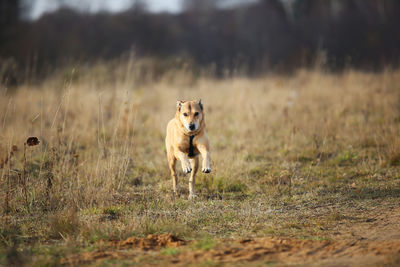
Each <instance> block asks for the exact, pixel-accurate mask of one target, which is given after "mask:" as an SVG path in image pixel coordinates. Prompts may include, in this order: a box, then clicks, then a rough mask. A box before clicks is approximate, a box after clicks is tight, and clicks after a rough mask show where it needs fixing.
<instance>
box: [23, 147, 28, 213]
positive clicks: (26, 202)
mask: <svg viewBox="0 0 400 267" xmlns="http://www.w3.org/2000/svg"><path fill="white" fill-rule="evenodd" d="M22 189H23V191H24V199H25V206H26V208H27V209H29V205H28V192H27V190H26V143H24V170H23V173H22Z"/></svg>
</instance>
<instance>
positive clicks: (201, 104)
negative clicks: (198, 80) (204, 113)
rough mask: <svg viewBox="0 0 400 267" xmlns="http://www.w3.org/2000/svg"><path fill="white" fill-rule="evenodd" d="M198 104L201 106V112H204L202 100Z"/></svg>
mask: <svg viewBox="0 0 400 267" xmlns="http://www.w3.org/2000/svg"><path fill="white" fill-rule="evenodd" d="M197 104H199V106H200V108H201V110H203V103H201V99H199V101H197Z"/></svg>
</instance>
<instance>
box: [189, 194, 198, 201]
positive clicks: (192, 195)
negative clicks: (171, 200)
mask: <svg viewBox="0 0 400 267" xmlns="http://www.w3.org/2000/svg"><path fill="white" fill-rule="evenodd" d="M195 198H198V196H197V195H196V194H190V195H189V200H193V199H195Z"/></svg>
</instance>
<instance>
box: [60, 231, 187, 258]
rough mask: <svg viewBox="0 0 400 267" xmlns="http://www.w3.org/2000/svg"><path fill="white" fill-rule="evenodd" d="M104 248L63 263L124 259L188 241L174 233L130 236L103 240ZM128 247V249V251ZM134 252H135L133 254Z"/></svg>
mask: <svg viewBox="0 0 400 267" xmlns="http://www.w3.org/2000/svg"><path fill="white" fill-rule="evenodd" d="M102 243H103V245H104V249H103V250H101V251H93V252H86V253H82V254H79V255H73V256H70V257H67V258H64V259H62V260H61V263H62V264H73V265H75V264H82V263H90V262H94V261H97V260H104V259H123V258H127V257H132V256H135V254H137V255H140V254H141V253H140V252H141V251H148V250H158V249H160V248H164V247H179V246H182V245H185V244H186V242H185V241H184V240H182V239H180V238H178V237H176V236H174V235H172V234H161V235H148V236H147V237H145V238H140V237H129V238H127V239H126V240H123V241H106V242H105V241H102ZM127 249H128V251H126V250H127ZM132 252H135V253H134V254H132Z"/></svg>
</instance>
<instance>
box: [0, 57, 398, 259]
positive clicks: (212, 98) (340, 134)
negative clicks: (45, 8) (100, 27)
mask: <svg viewBox="0 0 400 267" xmlns="http://www.w3.org/2000/svg"><path fill="white" fill-rule="evenodd" d="M106 70H107V67H106V66H98V67H96V68H93V69H92V70H90V71H88V72H87V73H83V74H80V75H77V72H76V71H74V72H73V73H67V74H66V75H65V76H64V77H63V78H60V77H58V78H53V79H49V80H47V81H46V82H44V83H43V84H40V85H37V86H33V85H30V86H29V85H26V86H20V87H19V88H17V89H15V90H12V91H10V90H6V88H2V90H1V92H0V94H1V97H0V120H1V121H0V129H1V131H0V146H1V150H0V177H1V181H0V182H1V187H0V188H1V189H0V200H1V202H2V204H1V205H0V213H1V214H2V216H1V219H0V222H1V225H0V244H1V246H0V247H1V249H0V255H2V256H1V257H0V264H1V262H2V261H3V262H10V261H11V260H12V259H13V258H12V255H14V254H15V253H17V252H16V251H19V250H16V249H14V250H10V248H15V247H20V248H23V249H22V251H23V252H18V253H20V254H21V253H22V254H21V255H19V256H18V255H17V256H18V257H17V256H15V255H14V256H13V257H16V259H18V260H27V258H28V259H29V260H32V259H31V256H29V255H32V254H34V255H39V256H35V257H36V258H35V259H34V262H36V263H37V264H39V265H41V264H49V263H51V262H53V260H57V259H59V258H60V255H61V256H62V255H65V254H66V253H69V252H71V251H70V249H69V248H68V247H70V246H66V244H71V243H73V244H74V246H75V247H78V249H82V250H85V249H90V247H91V246H93V244H94V243H93V242H95V241H97V240H100V239H122V238H126V237H128V236H130V235H136V236H143V235H145V234H148V233H162V232H171V233H174V234H176V235H179V236H181V237H184V238H186V239H191V238H208V237H219V238H226V237H238V236H242V237H245V236H265V235H286V236H295V237H301V238H317V239H325V238H330V236H331V235H330V234H331V232H330V230H329V229H331V228H330V227H331V226H332V225H335V224H337V223H338V221H340V222H342V223H343V222H345V223H354V222H357V221H359V220H363V219H364V218H363V217H362V215H360V214H359V213H357V210H360V209H361V210H363V209H364V210H368V209H370V208H371V207H375V206H377V205H378V204H377V203H379V205H386V204H382V203H383V202H384V203H390V202H393V203H398V198H399V196H400V168H399V165H400V136H399V134H398V133H399V132H400V72H399V71H389V70H388V71H383V72H381V73H362V72H356V71H347V72H345V73H342V74H328V73H324V72H320V71H305V70H303V71H299V72H297V73H296V74H295V75H292V76H278V75H269V76H266V77H263V78H257V79H248V78H240V77H238V78H233V79H227V80H213V79H209V78H197V79H195V78H194V77H193V76H191V75H187V74H185V73H184V71H181V72H180V73H179V74H176V76H175V77H174V78H171V77H173V75H172V74H170V75H165V77H163V78H160V79H159V80H158V81H157V82H152V83H151V82H148V81H147V82H146V83H143V82H138V79H136V78H130V77H131V76H130V74H131V72H132V66H129V64H128V66H127V67H126V68H120V69H117V70H116V73H117V74H120V75H116V74H115V73H113V74H109V73H108V72H107V71H106ZM135 75H136V76H137V73H136V74H132V76H133V77H136V76H135ZM195 98H202V100H203V102H204V105H205V110H206V122H207V129H208V135H209V137H210V141H211V144H212V168H213V172H212V173H211V175H203V174H199V176H198V179H197V181H196V187H197V190H198V191H199V192H200V198H199V199H198V200H196V201H194V202H192V201H188V200H187V184H188V180H187V178H184V177H183V175H182V174H181V175H180V179H179V183H180V191H181V198H180V199H175V200H174V199H173V198H172V193H171V191H172V185H171V181H170V177H169V171H168V168H167V164H166V155H165V149H164V136H165V127H166V124H167V122H168V120H169V119H170V118H172V117H173V114H174V112H175V101H176V99H195ZM29 136H37V137H38V138H39V139H40V141H41V143H40V144H39V145H38V146H27V147H26V151H25V154H26V155H25V157H24V142H26V139H27V137H29ZM24 170H25V171H24ZM24 173H25V174H24ZM393 200H395V201H393ZM3 203H4V205H3ZM49 242H50V243H49ZM211 243H212V242H211ZM45 244H47V245H45ZM48 244H53V245H50V246H49V245H48ZM24 251H25V252H24ZM26 251H28V252H26ZM13 253H14V254H13ZM24 253H27V254H28V256H26V255H25V254H24ZM168 253H169V252H168ZM10 255H11V256H10ZM48 255H50V256H48ZM10 257H11V260H10Z"/></svg>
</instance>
